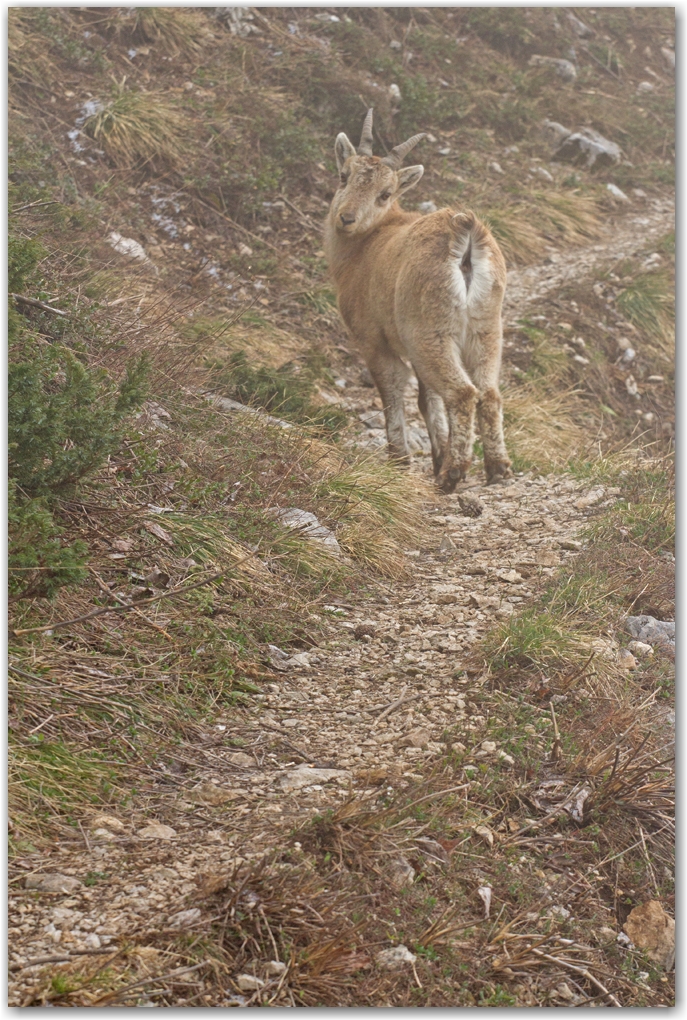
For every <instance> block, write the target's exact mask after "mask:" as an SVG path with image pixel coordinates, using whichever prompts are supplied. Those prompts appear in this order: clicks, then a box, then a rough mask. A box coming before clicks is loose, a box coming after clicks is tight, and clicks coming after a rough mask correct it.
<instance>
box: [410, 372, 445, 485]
mask: <svg viewBox="0 0 687 1020" xmlns="http://www.w3.org/2000/svg"><path fill="white" fill-rule="evenodd" d="M418 387H419V392H418V398H417V403H418V407H419V408H420V413H421V414H422V417H423V418H424V419H425V424H426V425H427V431H428V432H429V439H430V442H431V444H432V465H433V467H434V474H435V475H438V474H439V472H440V471H441V465H442V463H443V461H444V457H445V455H446V449H447V447H448V422H447V421H446V410H445V408H444V402H443V400H442V399H441V397H440V396H439V394H438V393H435V392H434V390H430V389H429V388H428V387H427V386H425V384H424V383H423V382H422V380H421V379H419V378H418Z"/></svg>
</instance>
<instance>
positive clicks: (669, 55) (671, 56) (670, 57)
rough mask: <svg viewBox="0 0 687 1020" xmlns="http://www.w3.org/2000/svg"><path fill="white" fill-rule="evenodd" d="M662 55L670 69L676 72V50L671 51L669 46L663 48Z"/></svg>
mask: <svg viewBox="0 0 687 1020" xmlns="http://www.w3.org/2000/svg"><path fill="white" fill-rule="evenodd" d="M661 53H662V54H663V59H664V60H665V62H666V64H667V65H668V67H670V68H671V69H672V70H673V71H674V70H675V50H671V49H670V47H669V46H661Z"/></svg>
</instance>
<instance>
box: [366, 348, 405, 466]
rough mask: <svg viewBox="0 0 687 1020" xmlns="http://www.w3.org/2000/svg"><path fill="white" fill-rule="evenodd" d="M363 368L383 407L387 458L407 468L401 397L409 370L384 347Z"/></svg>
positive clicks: (402, 396) (403, 411)
mask: <svg viewBox="0 0 687 1020" xmlns="http://www.w3.org/2000/svg"><path fill="white" fill-rule="evenodd" d="M367 367H368V368H369V370H370V375H371V376H372V378H373V379H374V381H375V384H376V386H377V389H378V390H379V394H380V396H381V398H382V403H383V405H384V419H385V421H386V437H387V442H388V444H389V457H390V458H391V459H392V460H395V461H396V462H397V463H398V464H402V465H404V466H407V465H408V464H410V450H409V448H408V439H407V437H406V419H405V410H404V406H403V398H404V394H405V391H406V386H407V385H408V379H409V378H410V369H409V368H408V366H407V365H406V364H405V362H404V361H402V360H401V359H400V358H399V357H397V355H395V354H394V353H393V351H391V349H390V348H388V347H387V348H386V349H385V350H382V351H377V352H376V353H375V355H374V356H373V357H372V358H370V359H369V360H368V362H367Z"/></svg>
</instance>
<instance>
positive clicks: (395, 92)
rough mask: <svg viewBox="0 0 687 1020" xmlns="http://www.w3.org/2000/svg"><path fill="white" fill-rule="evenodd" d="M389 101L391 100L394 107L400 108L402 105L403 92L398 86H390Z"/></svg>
mask: <svg viewBox="0 0 687 1020" xmlns="http://www.w3.org/2000/svg"><path fill="white" fill-rule="evenodd" d="M389 99H390V100H391V105H392V106H400V104H401V90H400V88H399V87H398V85H395V84H393V83H392V84H391V85H389Z"/></svg>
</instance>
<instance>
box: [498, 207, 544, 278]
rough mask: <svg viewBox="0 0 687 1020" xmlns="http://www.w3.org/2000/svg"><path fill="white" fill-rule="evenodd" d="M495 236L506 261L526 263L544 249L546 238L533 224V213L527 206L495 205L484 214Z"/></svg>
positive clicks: (519, 263)
mask: <svg viewBox="0 0 687 1020" xmlns="http://www.w3.org/2000/svg"><path fill="white" fill-rule="evenodd" d="M484 220H485V222H486V223H487V224H488V226H489V229H490V230H491V231H492V233H493V235H494V237H495V238H496V240H497V241H498V243H499V245H500V247H501V250H502V251H503V254H504V256H505V258H506V262H508V263H511V264H514V265H524V264H527V263H529V262H533V261H534V260H535V259H536V258H538V256H539V255H541V253H542V252H543V250H544V238H543V237H542V236H541V234H540V233H539V231H538V230H537V229H536V227H534V226H533V224H532V216H531V213H530V212H529V211H528V210H527V208H526V207H525V206H522V205H521V206H515V207H509V206H495V207H493V208H490V209H488V210H487V211H486V212H485V214H484Z"/></svg>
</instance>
